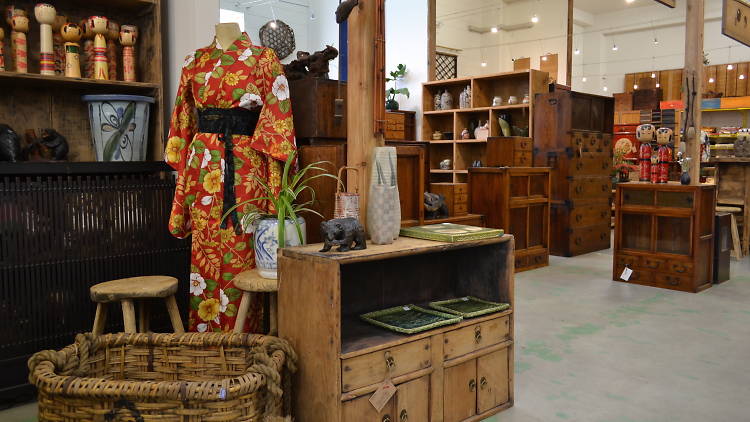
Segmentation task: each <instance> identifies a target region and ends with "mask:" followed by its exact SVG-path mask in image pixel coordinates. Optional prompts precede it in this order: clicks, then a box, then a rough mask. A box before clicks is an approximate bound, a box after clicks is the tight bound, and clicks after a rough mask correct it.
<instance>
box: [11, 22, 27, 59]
mask: <svg viewBox="0 0 750 422" xmlns="http://www.w3.org/2000/svg"><path fill="white" fill-rule="evenodd" d="M10 26H11V27H12V28H13V32H12V33H11V38H13V50H14V51H15V63H16V72H18V73H28V72H29V62H28V50H27V46H26V33H27V32H29V18H27V17H26V16H23V15H15V16H13V19H11V23H10Z"/></svg>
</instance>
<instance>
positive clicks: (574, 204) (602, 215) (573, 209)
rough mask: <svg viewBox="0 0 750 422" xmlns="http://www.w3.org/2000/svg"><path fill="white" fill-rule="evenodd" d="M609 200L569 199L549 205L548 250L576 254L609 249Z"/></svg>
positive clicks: (568, 255)
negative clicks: (557, 222)
mask: <svg viewBox="0 0 750 422" xmlns="http://www.w3.org/2000/svg"><path fill="white" fill-rule="evenodd" d="M611 214H612V209H611V205H610V203H609V200H606V199H605V200H573V201H567V202H564V203H555V204H552V206H551V217H550V220H551V221H562V222H565V223H566V224H552V226H551V227H550V254H552V255H558V256H567V257H570V256H577V255H582V254H586V253H590V252H595V251H600V250H603V249H609V247H610V243H611V242H610V238H611V232H612V230H611V227H610V224H611V222H610V217H611Z"/></svg>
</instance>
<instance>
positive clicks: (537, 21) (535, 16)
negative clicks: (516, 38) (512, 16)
mask: <svg viewBox="0 0 750 422" xmlns="http://www.w3.org/2000/svg"><path fill="white" fill-rule="evenodd" d="M531 23H539V16H537V14H536V13H534V15H533V16H532V17H531Z"/></svg>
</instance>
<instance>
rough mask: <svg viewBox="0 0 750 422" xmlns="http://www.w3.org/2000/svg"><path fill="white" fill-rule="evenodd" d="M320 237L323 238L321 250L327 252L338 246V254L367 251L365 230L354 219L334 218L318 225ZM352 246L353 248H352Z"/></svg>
mask: <svg viewBox="0 0 750 422" xmlns="http://www.w3.org/2000/svg"><path fill="white" fill-rule="evenodd" d="M320 236H321V237H322V238H323V243H324V246H323V249H321V250H320V252H328V251H330V250H331V248H332V247H333V246H335V245H338V247H339V248H338V252H348V251H350V250H354V251H358V250H362V249H367V242H366V241H365V228H364V227H362V224H361V223H360V222H359V220H357V219H356V218H351V217H349V218H335V219H333V220H328V221H323V222H322V223H320ZM352 244H354V246H352Z"/></svg>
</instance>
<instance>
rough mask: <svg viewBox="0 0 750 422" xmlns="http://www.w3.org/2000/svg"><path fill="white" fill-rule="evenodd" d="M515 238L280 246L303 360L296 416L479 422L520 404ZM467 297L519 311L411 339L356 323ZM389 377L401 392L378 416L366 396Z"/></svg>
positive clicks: (285, 327) (292, 332)
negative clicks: (516, 394) (391, 310)
mask: <svg viewBox="0 0 750 422" xmlns="http://www.w3.org/2000/svg"><path fill="white" fill-rule="evenodd" d="M513 245H514V240H513V237H512V236H508V235H505V236H502V237H497V238H494V239H487V240H480V241H467V242H458V243H442V242H431V241H427V240H420V239H411V238H404V237H402V238H399V239H398V240H397V241H396V242H394V243H393V244H391V245H370V246H368V248H367V249H366V250H361V251H351V252H348V253H320V252H318V250H319V249H320V248H321V246H322V245H309V246H303V247H299V248H287V249H283V250H282V251H281V256H280V258H279V311H280V312H279V335H280V336H281V337H283V338H286V339H288V340H289V341H290V342H291V344H292V346H293V347H294V349H295V350H296V351H297V353H298V355H299V362H300V364H299V371H298V372H297V373H296V374H295V380H294V385H295V388H294V390H293V393H294V394H295V397H293V400H292V401H293V403H294V410H295V411H294V414H295V416H296V417H297V418H298V419H299V420H300V421H302V422H307V421H315V422H317V421H328V422H350V421H358V422H382V421H384V420H391V421H398V420H400V421H406V420H411V421H445V422H458V421H480V420H484V419H486V418H488V417H490V416H491V415H493V414H496V413H498V412H500V411H502V410H504V409H507V408H508V407H510V406H512V405H513V338H514V337H513V336H514V329H513V318H514V314H513V312H514V306H513V305H514V302H513V253H514V246H513ZM311 275H312V277H313V279H311V278H310V276H311ZM466 295H472V296H476V297H480V298H484V299H487V300H492V301H497V302H504V303H509V304H510V305H511V307H510V309H508V310H506V311H504V312H499V313H494V314H489V315H485V316H482V317H478V318H469V319H465V320H463V321H462V322H460V323H458V324H453V325H448V326H443V327H438V328H435V329H432V330H428V331H425V332H422V333H418V334H414V335H403V334H397V333H393V332H391V331H388V330H385V329H382V328H379V327H375V326H373V325H370V324H368V323H366V322H364V321H362V320H361V319H360V318H359V315H361V314H363V313H366V312H370V311H374V310H378V309H384V308H388V307H392V306H399V305H405V304H410V303H413V304H417V305H420V304H421V305H425V304H426V303H427V302H430V301H433V300H438V299H441V298H453V297H462V296H466ZM284 310H287V311H288V312H285V311H284ZM387 378H388V379H391V380H392V382H393V383H394V384H395V386H396V388H397V392H396V394H395V396H394V397H393V398H392V399H391V400H390V401H389V402H388V403H386V406H385V407H384V408H383V410H382V411H381V412H377V411H376V410H375V409H374V408H373V406H372V405H371V404H370V402H369V399H370V396H371V395H372V393H373V392H375V391H376V390H377V388H378V387H379V386H380V385H382V383H383V382H384V381H385V380H386V379H387ZM386 416H387V419H386Z"/></svg>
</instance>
